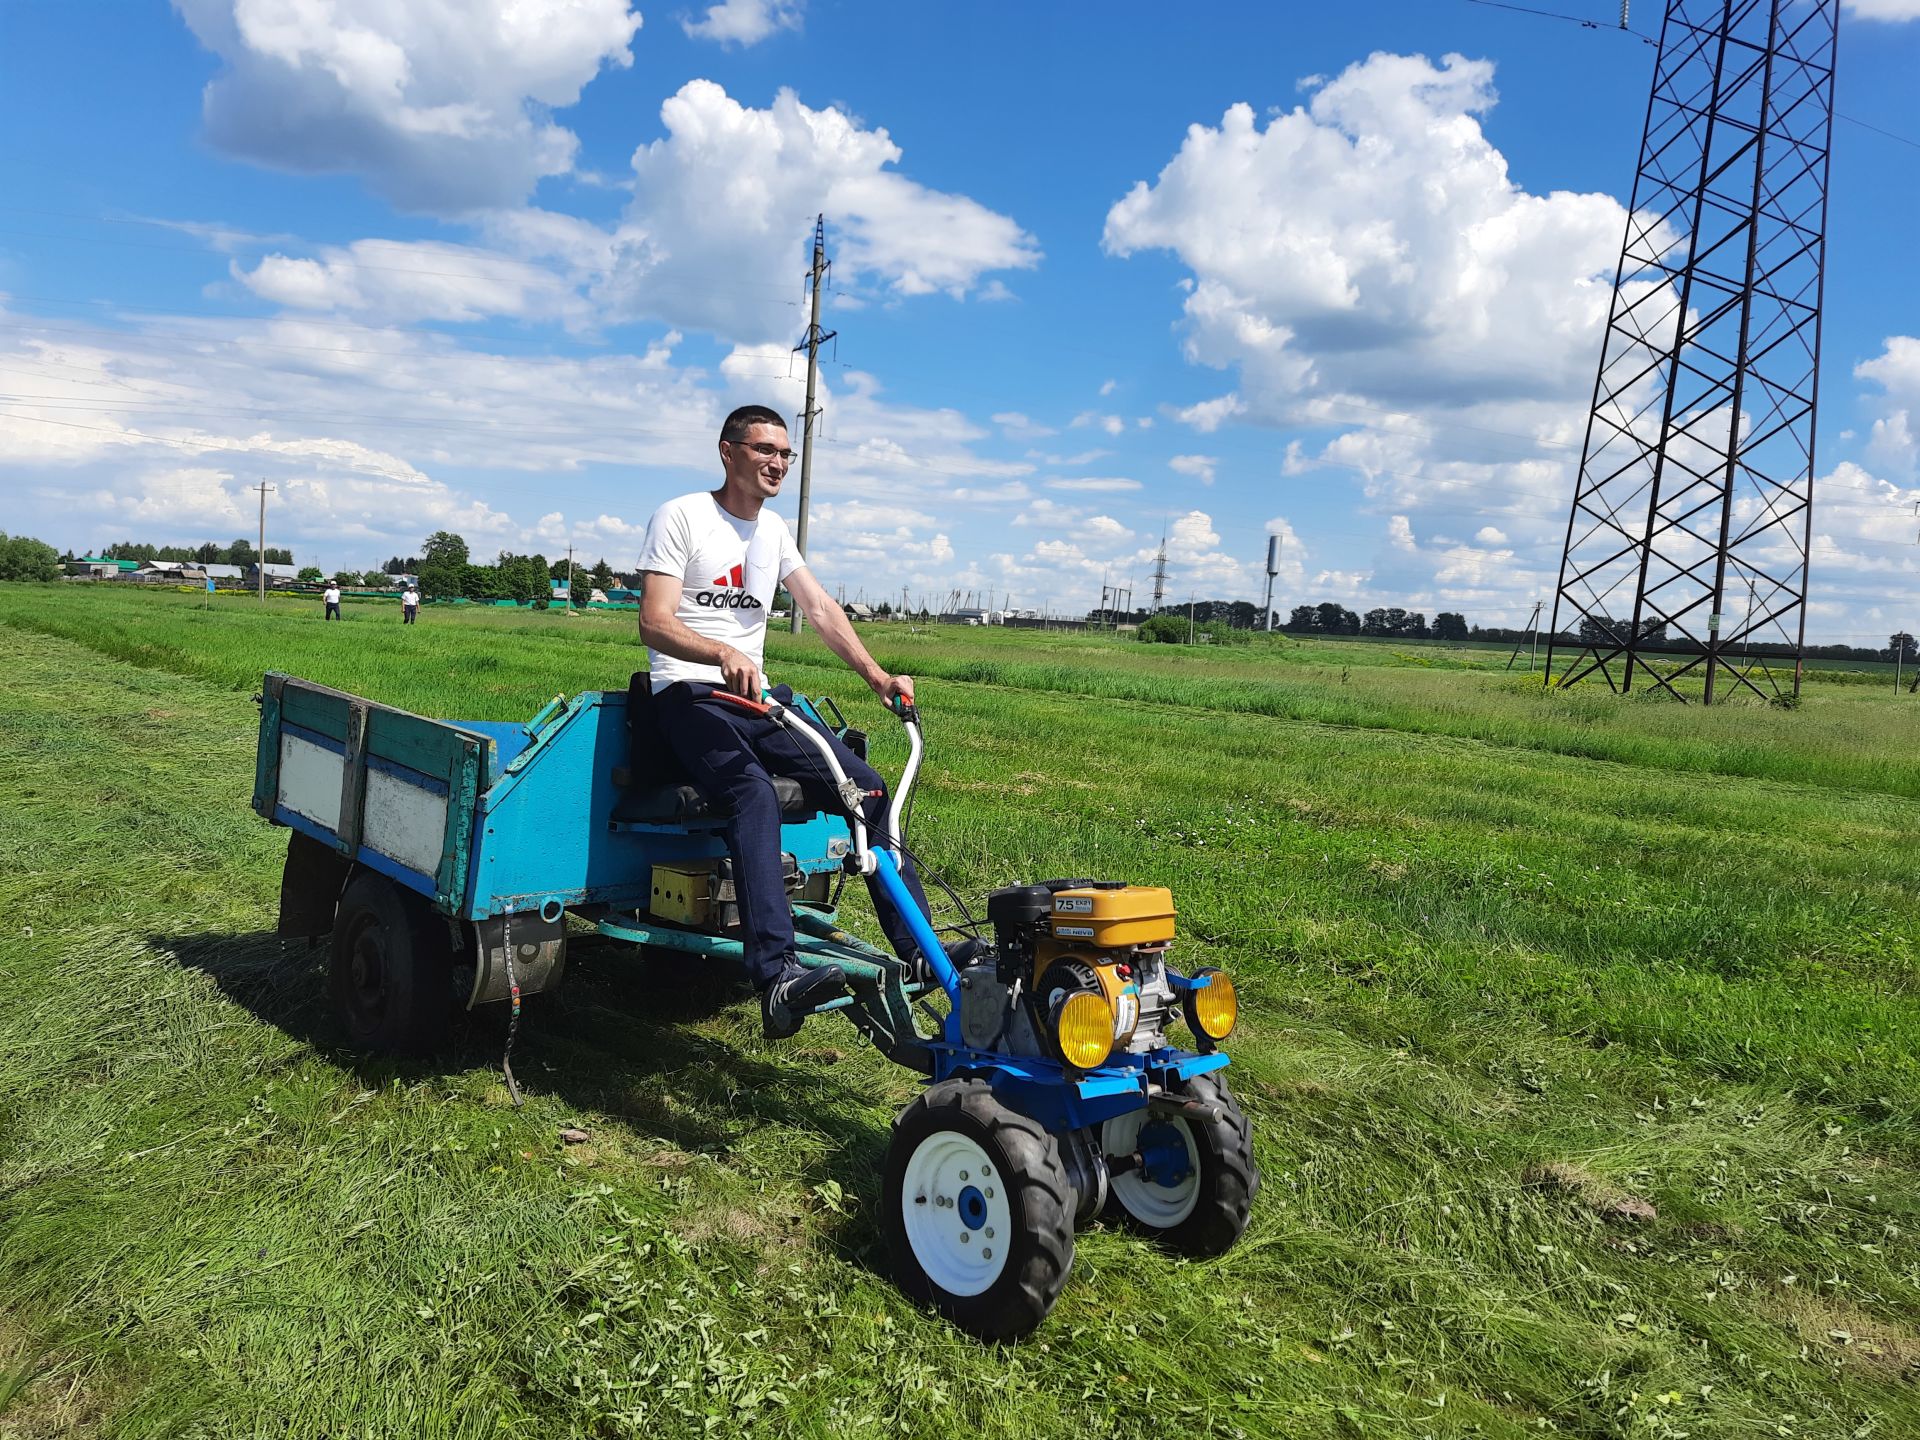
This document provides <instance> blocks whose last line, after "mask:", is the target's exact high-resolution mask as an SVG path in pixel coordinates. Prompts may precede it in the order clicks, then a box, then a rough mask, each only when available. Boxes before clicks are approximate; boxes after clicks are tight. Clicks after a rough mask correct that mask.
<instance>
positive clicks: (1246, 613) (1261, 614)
mask: <svg viewBox="0 0 1920 1440" xmlns="http://www.w3.org/2000/svg"><path fill="white" fill-rule="evenodd" d="M884 608H885V607H884V606H875V607H874V609H875V613H879V612H880V611H881V610H883V609H884ZM1189 610H1191V611H1192V617H1191V618H1192V620H1193V623H1194V624H1195V625H1211V624H1216V623H1217V624H1218V625H1219V626H1220V628H1222V629H1225V630H1264V629H1265V628H1266V625H1267V612H1266V611H1265V610H1263V609H1261V608H1260V607H1259V606H1258V605H1256V604H1254V603H1253V602H1252V601H1251V600H1194V601H1191V602H1187V603H1181V604H1174V605H1164V606H1162V607H1161V609H1160V611H1159V613H1160V614H1162V615H1178V616H1179V617H1180V623H1181V625H1182V626H1184V625H1185V624H1186V623H1187V620H1188V618H1189V617H1188V611H1189ZM888 613H891V612H888ZM1153 614H1154V612H1153V611H1151V610H1148V609H1146V608H1144V607H1142V608H1139V609H1134V610H1117V609H1111V608H1109V609H1105V610H1089V611H1088V612H1087V623H1088V624H1089V625H1140V624H1144V623H1145V622H1146V621H1147V620H1148V619H1149V618H1150V617H1152V615H1153ZM1274 618H1275V619H1276V621H1277V620H1278V618H1279V617H1278V615H1277V614H1276V615H1275V617H1274ZM1185 633H1186V632H1185V631H1184V630H1182V631H1181V634H1182V636H1183V637H1184V635H1185Z"/></svg>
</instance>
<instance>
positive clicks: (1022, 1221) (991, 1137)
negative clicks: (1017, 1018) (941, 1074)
mask: <svg viewBox="0 0 1920 1440" xmlns="http://www.w3.org/2000/svg"><path fill="white" fill-rule="evenodd" d="M942 1132H950V1133H953V1134H957V1135H960V1136H963V1137H965V1139H967V1140H969V1141H971V1142H972V1143H973V1144H975V1145H977V1146H979V1147H980V1149H981V1150H982V1151H984V1152H985V1153H986V1154H987V1155H989V1156H991V1157H992V1162H993V1165H994V1168H995V1170H996V1171H997V1172H998V1174H999V1176H1000V1178H1002V1179H1004V1180H1005V1181H1007V1182H1008V1183H1007V1184H1006V1187H1005V1193H1006V1200H1005V1204H1006V1206H1007V1209H1008V1210H1009V1211H1010V1214H1009V1217H1008V1221H1009V1223H1008V1228H1009V1231H1010V1232H1011V1233H1010V1234H1009V1236H1008V1237H1007V1239H1008V1242H1009V1245H1010V1248H1009V1249H1008V1251H1007V1252H1006V1257H1005V1261H1004V1263H1003V1265H1002V1267H1001V1269H1000V1272H999V1275H998V1278H997V1279H995V1280H994V1281H993V1282H992V1284H991V1285H990V1286H989V1287H988V1288H987V1289H985V1290H984V1291H982V1292H981V1293H979V1294H976V1295H960V1294H955V1293H953V1292H951V1291H949V1290H946V1289H943V1288H942V1287H941V1285H940V1284H939V1283H938V1282H937V1281H935V1280H934V1279H933V1278H932V1277H930V1276H929V1275H928V1273H927V1270H926V1268H925V1267H924V1266H923V1265H922V1263H921V1261H920V1258H919V1257H918V1256H917V1255H916V1254H915V1252H914V1247H913V1244H912V1242H911V1241H910V1239H909V1236H908V1228H907V1215H906V1208H907V1207H908V1206H910V1205H913V1204H914V1203H915V1200H914V1197H913V1196H909V1195H908V1194H907V1193H906V1186H907V1179H908V1170H909V1164H910V1162H911V1161H912V1160H913V1157H914V1155H915V1152H916V1151H917V1150H918V1149H919V1148H920V1146H921V1144H922V1143H923V1142H925V1141H927V1140H929V1139H930V1138H936V1137H938V1136H940V1135H941V1134H942ZM885 1187H886V1188H885V1194H886V1230H887V1243H888V1245H889V1247H890V1249H891V1250H892V1252H893V1262H894V1273H895V1275H896V1277H897V1279H898V1282H899V1285H900V1288H901V1290H902V1291H904V1292H905V1293H906V1295H907V1296H908V1298H910V1299H912V1300H914V1301H916V1302H918V1303H920V1304H923V1305H931V1306H932V1307H933V1308H934V1309H936V1310H937V1311H939V1312H940V1313H941V1314H942V1315H944V1316H946V1317H947V1319H949V1320H951V1321H952V1322H953V1323H954V1324H955V1325H957V1326H959V1327H960V1328H961V1329H962V1330H965V1331H967V1332H968V1333H969V1334H972V1335H977V1336H979V1337H980V1338H981V1339H983V1340H1018V1339H1019V1338H1021V1337H1022V1336H1024V1335H1027V1334H1030V1333H1031V1332H1032V1331H1033V1329H1034V1328H1035V1327H1036V1326H1037V1325H1039V1323H1040V1322H1041V1321H1042V1320H1044V1319H1046V1318H1047V1312H1048V1311H1050V1310H1052V1309H1053V1302H1054V1301H1055V1300H1057V1299H1058V1298H1059V1297H1060V1291H1061V1290H1062V1289H1063V1288H1064V1287H1065V1285H1066V1283H1067V1276H1068V1274H1069V1273H1070V1272H1071V1271H1072V1269H1073V1210H1074V1202H1073V1187H1072V1185H1071V1184H1070V1183H1069V1181H1068V1179H1067V1172H1066V1167H1065V1166H1064V1165H1062V1164H1061V1161H1060V1150H1059V1146H1058V1143H1057V1142H1056V1141H1055V1140H1054V1138H1053V1136H1052V1135H1050V1134H1048V1133H1047V1132H1046V1131H1045V1130H1043V1129H1041V1128H1040V1126H1039V1125H1038V1124H1037V1123H1036V1122H1035V1121H1033V1120H1031V1119H1029V1118H1028V1117H1026V1116H1025V1115H1021V1114H1019V1113H1018V1112H1017V1111H1014V1110H1009V1109H1008V1108H1007V1107H1006V1106H1004V1105H1002V1104H1001V1103H1000V1102H999V1101H998V1100H996V1099H995V1098H994V1096H993V1090H992V1087H991V1086H989V1085H988V1084H987V1083H986V1082H985V1081H984V1080H975V1079H971V1078H967V1077H956V1078H954V1079H951V1080H943V1081H941V1082H940V1083H939V1084H937V1085H932V1086H929V1087H928V1088H927V1089H926V1090H924V1091H923V1092H921V1094H920V1096H919V1098H918V1099H916V1100H915V1101H914V1102H913V1103H912V1104H911V1105H909V1106H907V1108H906V1109H905V1110H903V1111H901V1112H900V1115H899V1117H898V1118H897V1119H896V1120H895V1121H894V1122H893V1139H892V1142H891V1143H890V1144H889V1146H888V1148H887V1165H886V1180H885Z"/></svg>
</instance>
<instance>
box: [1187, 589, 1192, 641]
mask: <svg viewBox="0 0 1920 1440" xmlns="http://www.w3.org/2000/svg"><path fill="white" fill-rule="evenodd" d="M1187 644H1189V645H1191V644H1193V596H1192V594H1191V593H1189V594H1188V596H1187Z"/></svg>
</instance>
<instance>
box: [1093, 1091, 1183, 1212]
mask: <svg viewBox="0 0 1920 1440" xmlns="http://www.w3.org/2000/svg"><path fill="white" fill-rule="evenodd" d="M1149 1124H1153V1125H1156V1126H1160V1125H1164V1126H1166V1127H1167V1128H1169V1129H1171V1130H1172V1131H1174V1133H1176V1134H1177V1135H1179V1137H1180V1139H1181V1140H1182V1141H1183V1142H1184V1143H1185V1145H1186V1147H1187V1173H1186V1177H1185V1178H1184V1179H1182V1180H1180V1181H1179V1182H1177V1183H1176V1184H1172V1185H1162V1184H1161V1183H1159V1182H1158V1181H1157V1180H1151V1179H1149V1178H1148V1177H1147V1176H1146V1175H1144V1174H1142V1173H1141V1172H1140V1171H1139V1170H1137V1169H1134V1170H1129V1171H1127V1172H1126V1174H1124V1175H1115V1176H1114V1177H1113V1178H1112V1180H1111V1182H1110V1186H1111V1188H1112V1191H1113V1195H1114V1198H1115V1199H1116V1200H1118V1201H1119V1202H1120V1205H1121V1208H1122V1209H1124V1210H1125V1211H1126V1212H1127V1214H1129V1215H1131V1216H1132V1217H1133V1218H1134V1219H1136V1220H1138V1221H1139V1222H1140V1223H1141V1224H1142V1225H1150V1226H1152V1227H1153V1228H1154V1229H1156V1230H1171V1229H1172V1228H1173V1227H1174V1226H1175V1225H1178V1224H1179V1223H1180V1222H1181V1221H1182V1220H1185V1219H1186V1218H1187V1217H1188V1216H1189V1215H1191V1214H1193V1211H1194V1207H1195V1206H1196V1205H1198V1204H1199V1203H1200V1147H1199V1146H1198V1145H1197V1144H1195V1143H1194V1139H1193V1129H1192V1127H1190V1126H1189V1125H1188V1124H1187V1122H1186V1121H1185V1120H1181V1119H1177V1118H1176V1119H1172V1120H1151V1121H1150V1120H1149V1118H1148V1115H1147V1112H1146V1111H1144V1110H1135V1111H1133V1112H1131V1113H1130V1114H1126V1115H1121V1116H1118V1117H1117V1118H1115V1119H1112V1120H1109V1121H1107V1123H1106V1124H1105V1125H1104V1126H1102V1127H1101V1131H1100V1143H1101V1145H1102V1146H1103V1147H1105V1150H1106V1153H1107V1154H1109V1155H1131V1154H1132V1153H1133V1152H1134V1151H1135V1150H1136V1149H1138V1148H1139V1143H1140V1132H1141V1131H1142V1130H1144V1129H1146V1128H1147V1126H1148V1125H1149Z"/></svg>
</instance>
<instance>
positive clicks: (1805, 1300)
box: [1762, 1290, 1920, 1383]
mask: <svg viewBox="0 0 1920 1440" xmlns="http://www.w3.org/2000/svg"><path fill="white" fill-rule="evenodd" d="M1762 1308H1763V1309H1764V1310H1765V1311H1766V1312H1767V1313H1769V1314H1770V1315H1773V1316H1775V1317H1776V1318H1778V1319H1779V1321H1780V1322H1781V1323H1782V1324H1783V1325H1785V1326H1786V1327H1787V1329H1788V1330H1789V1331H1790V1332H1791V1333H1792V1334H1793V1335H1795V1336H1796V1337H1797V1338H1798V1339H1799V1340H1800V1342H1801V1343H1802V1344H1803V1345H1806V1346H1807V1347H1809V1348H1810V1349H1812V1350H1815V1351H1824V1352H1826V1353H1828V1354H1830V1355H1837V1356H1838V1357H1839V1358H1840V1359H1842V1360H1843V1361H1844V1362H1845V1363H1846V1364H1849V1365H1856V1366H1858V1367H1859V1368H1860V1369H1861V1370H1862V1371H1864V1372H1865V1373H1867V1374H1868V1375H1871V1376H1872V1377H1873V1378H1874V1379H1876V1380H1905V1381H1907V1382H1909V1383H1913V1382H1916V1381H1920V1335H1916V1334H1914V1333H1913V1331H1911V1330H1907V1329H1903V1328H1902V1327H1901V1326H1899V1325H1896V1324H1894V1323H1893V1322H1891V1321H1889V1320H1883V1319H1881V1318H1880V1317H1879V1316H1877V1315H1872V1314H1869V1313H1868V1312H1867V1311H1865V1310H1862V1309H1861V1308H1860V1307H1859V1306H1857V1305H1849V1304H1848V1303H1847V1302H1846V1301H1844V1300H1841V1299H1838V1298H1836V1297H1834V1296H1829V1295H1815V1294H1812V1293H1810V1292H1806V1291H1801V1290H1780V1291H1776V1292H1775V1293H1774V1294H1773V1295H1772V1296H1770V1297H1768V1298H1767V1299H1765V1300H1763V1301H1762Z"/></svg>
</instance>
